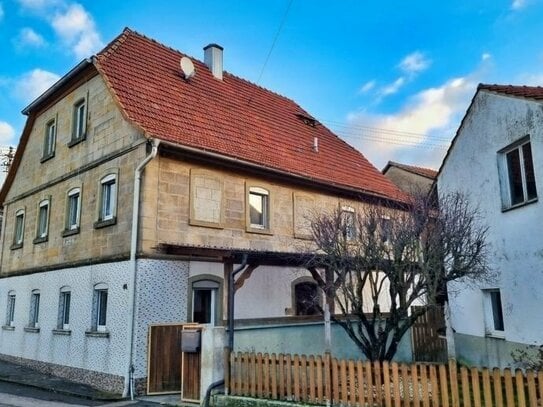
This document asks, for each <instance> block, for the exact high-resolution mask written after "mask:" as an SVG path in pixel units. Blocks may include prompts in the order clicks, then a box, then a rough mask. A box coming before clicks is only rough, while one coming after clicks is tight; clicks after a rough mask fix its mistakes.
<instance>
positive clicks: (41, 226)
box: [34, 199, 49, 243]
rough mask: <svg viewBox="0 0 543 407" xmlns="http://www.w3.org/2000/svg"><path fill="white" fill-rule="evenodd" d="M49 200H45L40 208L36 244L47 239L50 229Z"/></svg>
mask: <svg viewBox="0 0 543 407" xmlns="http://www.w3.org/2000/svg"><path fill="white" fill-rule="evenodd" d="M48 226H49V200H48V199H45V200H43V201H41V202H40V204H39V206H38V225H37V230H36V240H35V241H34V243H39V242H43V241H45V240H46V238H47V233H48V229H49V227H48Z"/></svg>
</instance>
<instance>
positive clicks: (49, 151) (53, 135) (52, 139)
mask: <svg viewBox="0 0 543 407" xmlns="http://www.w3.org/2000/svg"><path fill="white" fill-rule="evenodd" d="M56 139H57V123H56V120H55V119H53V120H51V121H49V122H47V124H46V125H45V140H44V143H43V157H42V161H45V160H46V159H48V158H51V157H53V156H54V155H55V143H56Z"/></svg>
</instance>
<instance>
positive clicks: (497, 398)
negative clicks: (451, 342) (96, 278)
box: [226, 353, 543, 407]
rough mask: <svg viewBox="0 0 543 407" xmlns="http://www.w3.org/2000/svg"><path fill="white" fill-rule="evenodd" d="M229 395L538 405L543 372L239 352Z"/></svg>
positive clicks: (422, 406)
mask: <svg viewBox="0 0 543 407" xmlns="http://www.w3.org/2000/svg"><path fill="white" fill-rule="evenodd" d="M230 362H231V370H230V374H229V375H227V381H226V386H227V388H228V390H229V394H231V395H240V396H249V397H258V398H266V399H275V400H292V401H300V402H304V403H314V404H326V403H327V402H330V403H331V404H333V405H337V404H341V405H346V406H347V405H348V406H355V405H358V406H360V407H362V406H386V407H407V406H412V407H481V406H485V407H539V406H543V372H539V373H534V372H531V371H527V372H526V373H525V374H524V373H523V372H522V371H520V370H517V371H515V372H511V371H510V370H509V369H505V370H503V371H502V370H500V369H493V370H489V369H477V368H471V369H468V368H466V367H460V368H459V367H458V366H457V365H456V362H454V361H452V360H451V361H450V362H449V364H448V365H447V364H441V365H428V364H410V365H407V364H398V363H395V362H392V363H387V362H383V363H379V362H373V363H372V362H367V361H354V360H337V359H335V358H331V357H330V356H329V355H327V356H323V357H321V356H316V357H315V356H305V355H302V356H298V355H293V356H291V355H283V354H279V355H276V354H271V355H268V354H264V355H262V354H261V353H258V354H255V353H235V354H232V355H231V357H230Z"/></svg>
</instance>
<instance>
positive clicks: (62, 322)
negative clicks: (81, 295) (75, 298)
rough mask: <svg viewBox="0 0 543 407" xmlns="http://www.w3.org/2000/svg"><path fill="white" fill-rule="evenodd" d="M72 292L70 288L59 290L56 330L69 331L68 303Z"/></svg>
mask: <svg viewBox="0 0 543 407" xmlns="http://www.w3.org/2000/svg"><path fill="white" fill-rule="evenodd" d="M71 299H72V291H71V288H70V287H62V288H61V289H60V298H59V301H58V321H57V329H65V330H68V329H70V301H71Z"/></svg>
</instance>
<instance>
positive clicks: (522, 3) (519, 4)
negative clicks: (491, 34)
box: [511, 0, 526, 10]
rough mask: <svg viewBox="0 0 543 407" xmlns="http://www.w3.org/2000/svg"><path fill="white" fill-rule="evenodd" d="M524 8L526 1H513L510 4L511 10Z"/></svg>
mask: <svg viewBox="0 0 543 407" xmlns="http://www.w3.org/2000/svg"><path fill="white" fill-rule="evenodd" d="M525 6H526V0H513V2H512V3H511V9H513V10H520V9H521V8H524V7H525Z"/></svg>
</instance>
